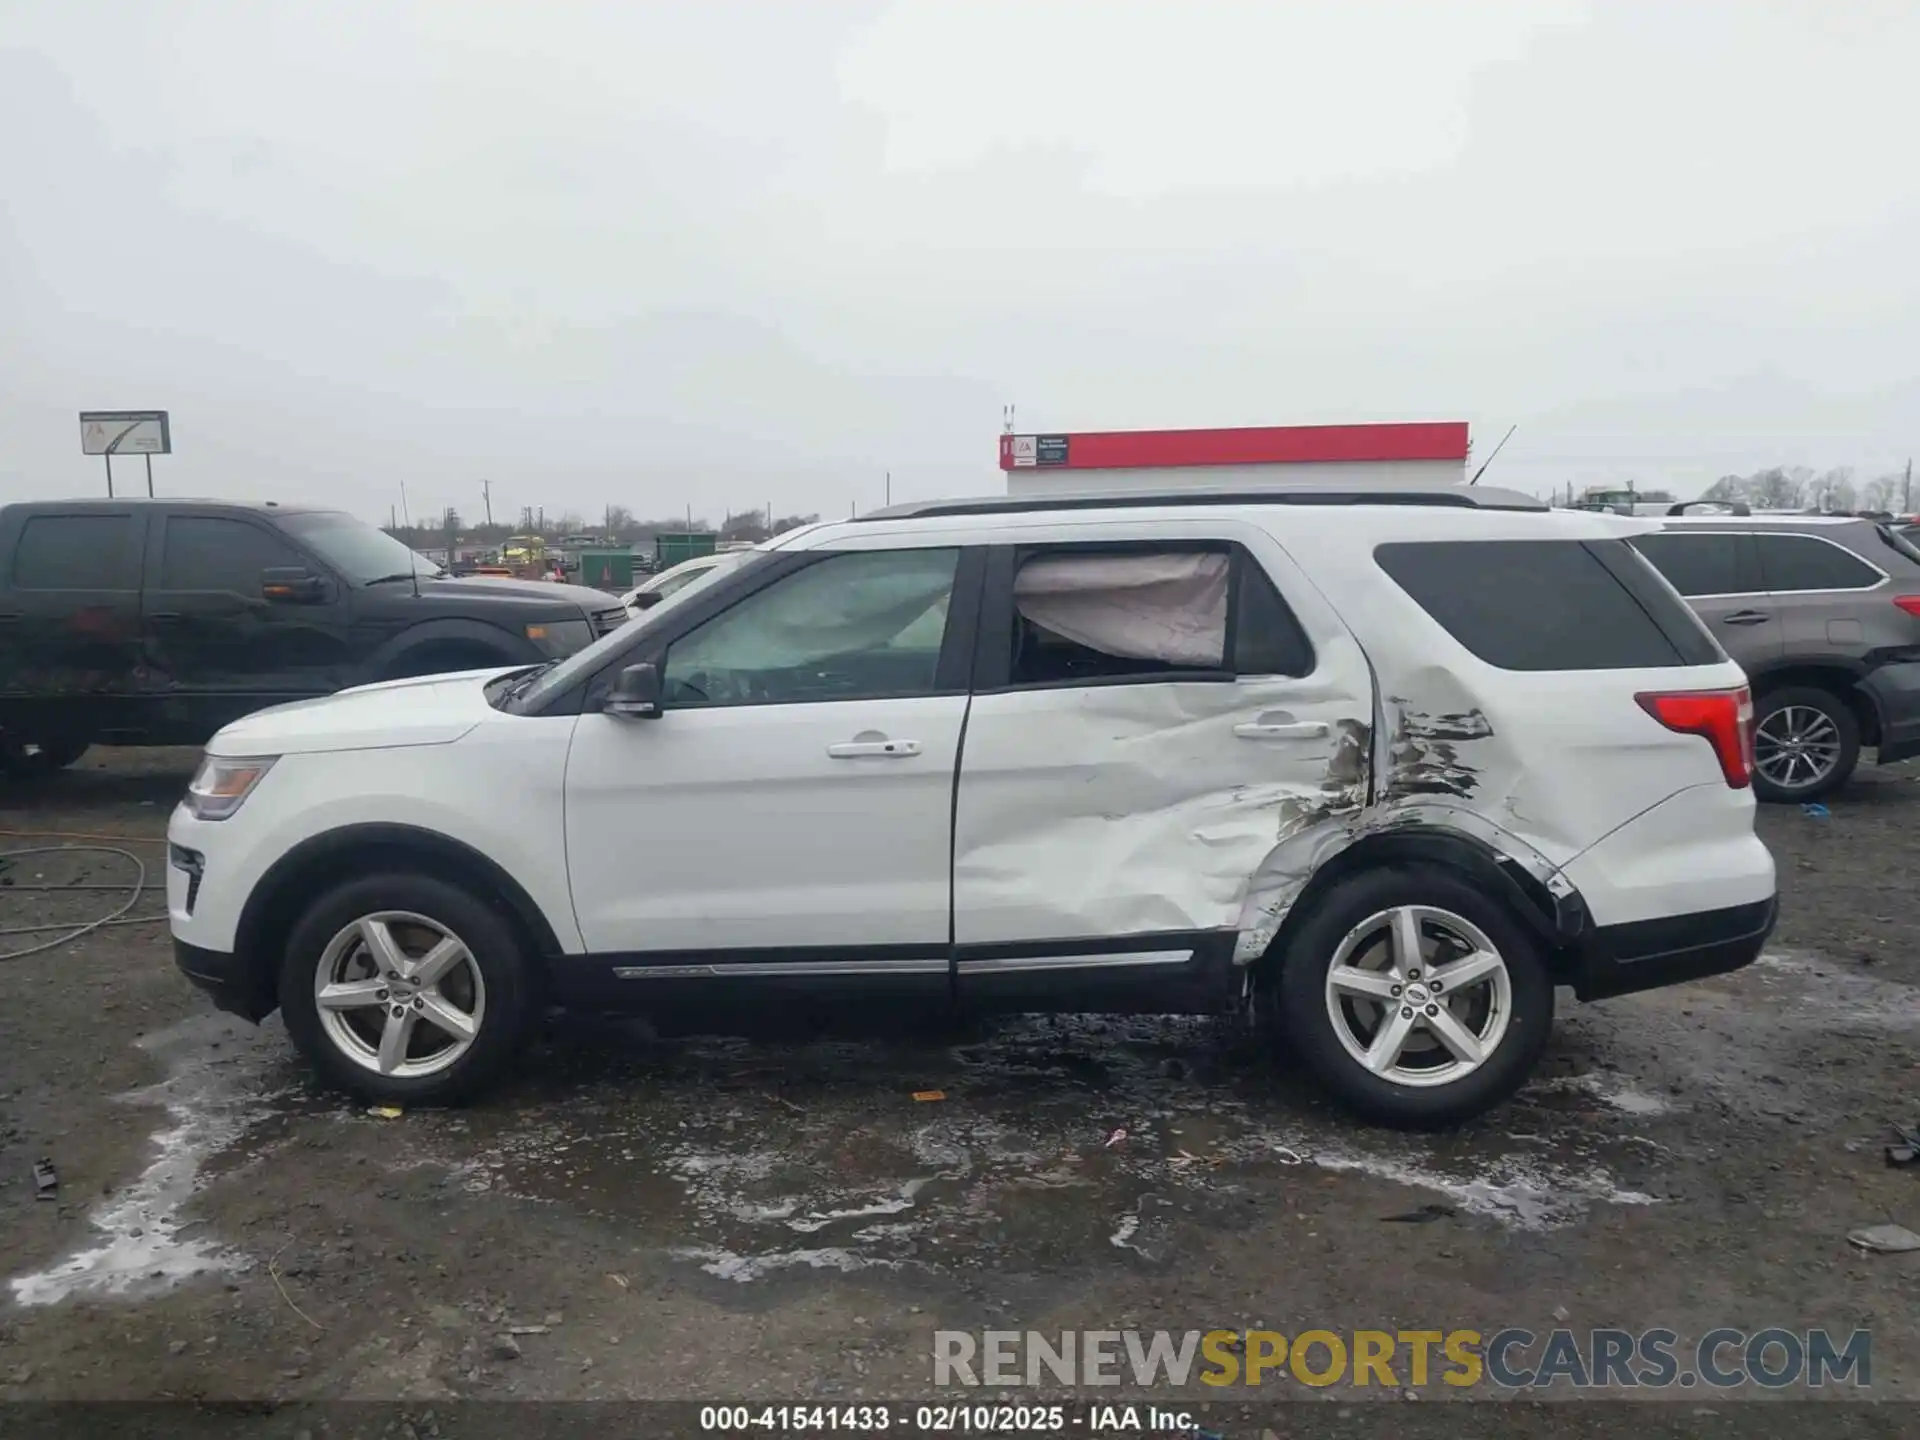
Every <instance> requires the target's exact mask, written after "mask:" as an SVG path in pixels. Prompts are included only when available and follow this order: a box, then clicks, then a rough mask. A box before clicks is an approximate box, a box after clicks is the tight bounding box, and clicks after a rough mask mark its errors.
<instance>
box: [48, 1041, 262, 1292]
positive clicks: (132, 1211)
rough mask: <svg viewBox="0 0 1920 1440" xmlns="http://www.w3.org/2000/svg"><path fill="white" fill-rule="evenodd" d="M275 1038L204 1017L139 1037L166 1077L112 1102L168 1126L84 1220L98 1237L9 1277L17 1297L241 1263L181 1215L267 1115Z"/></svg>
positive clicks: (166, 1280) (134, 1288) (105, 1287)
mask: <svg viewBox="0 0 1920 1440" xmlns="http://www.w3.org/2000/svg"><path fill="white" fill-rule="evenodd" d="M273 1043H274V1042H273V1041H272V1040H264V1041H263V1039H262V1037H261V1036H260V1033H259V1032H258V1031H257V1030H255V1029H254V1027H252V1026H250V1025H245V1024H243V1023H241V1022H239V1021H237V1020H232V1019H229V1018H227V1017H224V1016H206V1015H196V1016H194V1017H192V1018H191V1019H188V1020H186V1021H183V1022H182V1023H180V1024H179V1025H175V1026H172V1027H170V1028H168V1029H166V1030H162V1031H158V1032H156V1033H155V1034H153V1035H150V1036H147V1037H146V1038H145V1039H143V1040H141V1041H140V1042H139V1045H140V1048H141V1049H143V1050H146V1051H147V1052H148V1053H150V1054H151V1055H152V1056H153V1057H154V1059H155V1060H156V1061H158V1062H159V1063H160V1064H161V1065H162V1066H164V1067H165V1068H166V1070H167V1072H168V1073H167V1078H166V1079H164V1080H162V1081H160V1082H159V1083H158V1084H157V1085H150V1086H148V1087H146V1088H145V1089H141V1090H135V1091H133V1092H131V1093H130V1094H127V1095H123V1096H120V1097H119V1099H120V1100H121V1101H122V1102H123V1103H126V1104H130V1105H162V1106H164V1107H165V1108H166V1113H167V1122H168V1123H167V1125H166V1126H165V1127H164V1128H163V1129H160V1130H157V1131H155V1132H154V1134H153V1136H152V1137H151V1140H150V1141H149V1144H150V1145H151V1147H152V1153H151V1156H150V1158H149V1159H148V1161H147V1164H146V1167H145V1168H144V1169H143V1170H142V1171H141V1172H140V1174H139V1175H138V1176H136V1177H135V1178H134V1180H133V1181H132V1183H130V1184H128V1185H126V1186H123V1187H122V1188H121V1189H119V1190H117V1191H116V1192H114V1193H113V1194H111V1195H109V1196H108V1197H107V1198H106V1199H105V1200H104V1201H103V1202H102V1203H101V1204H100V1206H99V1207H98V1208H97V1209H95V1211H94V1212H93V1214H92V1215H90V1216H89V1217H88V1222H89V1223H90V1224H91V1225H92V1226H93V1228H94V1229H95V1230H98V1231H99V1232H100V1233H101V1235H102V1236H103V1237H104V1238H103V1239H102V1241H101V1243H99V1244H97V1245H94V1246H91V1247H89V1248H88V1249H85V1250H82V1251H80V1252H78V1253H77V1254H74V1255H72V1256H70V1257H68V1258H67V1259H65V1260H62V1261H61V1262H60V1263H59V1264H57V1265H54V1266H52V1267H50V1268H48V1269H46V1270H42V1271H39V1272H37V1273H35V1274H32V1275H23V1276H20V1277H19V1278H17V1279H15V1280H13V1281H12V1282H11V1288H12V1291H13V1298H14V1300H15V1301H16V1302H17V1303H19V1304H21V1305H53V1304H57V1303H59V1302H60V1301H62V1300H68V1299H73V1298H75V1297H82V1296H84V1297H100V1296H140V1295H146V1294H151V1293H155V1292H157V1291H160V1290H164V1289H167V1288H168V1287H170V1286H172V1285H174V1284H177V1283H178V1282H180V1281H181V1280H185V1279H188V1278H190V1277H192V1276H196V1275H206V1274H213V1273H220V1272H231V1271H238V1270H244V1269H246V1268H247V1267H248V1265H249V1264H250V1261H249V1260H248V1259H247V1257H246V1256H244V1255H242V1254H240V1253H239V1252H237V1251H235V1250H233V1249H231V1248H229V1247H228V1246H226V1245H225V1244H223V1243H221V1242H220V1241H219V1240H217V1239H215V1238H213V1237H211V1236H202V1235H194V1234H190V1233H188V1232H189V1231H190V1230H191V1229H192V1228H193V1227H194V1225H195V1223H196V1222H193V1221H190V1220H184V1219H182V1218H181V1214H180V1212H181V1209H182V1207H183V1206H185V1204H186V1203H187V1201H188V1200H189V1199H190V1198H191V1197H192V1196H193V1194H194V1192H195V1191H196V1190H198V1189H199V1188H200V1184H201V1180H202V1171H203V1169H204V1167H205V1166H206V1164H207V1162H208V1161H209V1160H210V1159H211V1158H212V1157H213V1156H214V1155H216V1154H218V1153H219V1152H221V1151H222V1150H225V1149H226V1148H228V1147H229V1146H231V1145H233V1144H234V1143H235V1142H236V1141H238V1140H239V1139H240V1137H241V1136H242V1135H244V1134H245V1133H246V1131H247V1129H248V1128H249V1127H250V1126H251V1125H253V1124H254V1123H255V1122H256V1121H258V1120H260V1119H261V1118H263V1117H264V1116H265V1115H266V1114H267V1113H268V1112H267V1106H266V1103H265V1097H264V1096H263V1095H262V1094H261V1085H260V1076H261V1073H262V1071H263V1070H264V1069H265V1064H264V1060H265V1057H266V1055H267V1054H268V1053H269V1050H270V1048H271V1047H272V1045H273ZM216 1047H217V1048H216Z"/></svg>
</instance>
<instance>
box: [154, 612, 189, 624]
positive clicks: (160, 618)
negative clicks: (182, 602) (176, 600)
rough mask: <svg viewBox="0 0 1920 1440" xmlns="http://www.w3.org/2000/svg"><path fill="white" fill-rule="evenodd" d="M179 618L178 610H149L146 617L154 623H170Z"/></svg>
mask: <svg viewBox="0 0 1920 1440" xmlns="http://www.w3.org/2000/svg"><path fill="white" fill-rule="evenodd" d="M180 618H181V617H180V612H179V611H178V610H149V611H148V612H147V619H149V620H151V621H153V623H154V624H156V625H171V624H173V622H174V621H176V620H178V619H180Z"/></svg>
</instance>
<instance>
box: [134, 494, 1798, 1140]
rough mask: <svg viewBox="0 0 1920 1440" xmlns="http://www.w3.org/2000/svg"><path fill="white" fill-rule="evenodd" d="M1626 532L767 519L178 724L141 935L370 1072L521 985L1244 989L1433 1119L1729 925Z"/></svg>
mask: <svg viewBox="0 0 1920 1440" xmlns="http://www.w3.org/2000/svg"><path fill="white" fill-rule="evenodd" d="M1645 528H1646V526H1645V524H1644V522H1638V521H1634V520H1631V519H1625V518H1620V517H1615V516H1611V515H1600V514H1590V513H1584V512H1576V511H1548V510H1545V509H1544V508H1542V507H1541V506H1539V505H1538V504H1537V503H1536V502H1534V501H1531V500H1529V499H1527V498H1526V497H1523V496H1518V495H1512V494H1509V493H1506V492H1501V491H1495V490H1484V489H1477V488H1476V489H1468V488H1464V487H1460V488H1452V489H1445V490H1434V491H1431V492H1409V491H1404V490H1399V491H1392V492H1388V491H1381V490H1371V491H1369V490H1365V489H1356V490H1349V491H1342V492H1339V493H1334V492H1317V491H1308V490H1302V489H1298V488H1293V489H1288V490H1272V489H1268V490H1241V491H1204V492H1193V491H1184V492H1180V493H1173V494H1145V493H1142V494H1132V495H1123V496H1115V495H1106V496H1091V495H1090V496H1073V497H1053V498H1049V499H1046V500H1033V499H1019V498H1008V499H989V500H964V501H956V502H951V503H944V504H931V505H919V506H905V507H895V508H894V509H891V510H887V511H883V512H880V513H878V514H875V515H872V516H869V517H867V518H865V519H861V520H857V521H848V522H846V523H836V524H829V525H820V526H814V527H810V528H807V529H804V530H800V531H795V532H793V533H791V534H788V535H786V536H783V537H781V539H779V540H778V541H775V542H773V543H772V544H771V545H769V546H768V547H766V548H764V549H763V550H762V551H760V552H759V553H757V554H755V555H754V556H752V558H751V559H749V560H748V561H746V562H745V563H743V564H741V565H740V566H738V567H737V568H736V569H734V570H732V571H731V572H730V573H729V574H727V575H725V576H724V577H722V578H720V579H718V580H716V581H714V582H713V583H712V584H711V585H708V586H704V587H701V588H699V589H697V590H694V591H690V592H687V593H685V594H683V595H680V596H676V597H674V599H673V600H671V601H669V602H667V603H665V604H662V605H660V606H658V607H656V608H654V609H653V610H650V611H649V612H647V614H646V616H645V617H644V618H643V619H640V620H638V621H635V622H634V623H632V624H629V625H627V626H626V627H624V628H623V629H621V630H619V631H617V632H615V633H613V634H611V635H609V636H607V637H606V638H604V639H602V640H601V641H600V642H599V643H597V644H595V645H593V646H591V647H590V648H588V649H586V650H582V651H580V652H579V653H578V654H576V655H574V656H572V657H570V658H568V659H565V660H562V661H559V662H556V663H554V664H552V665H549V666H544V667H539V668H535V669H523V670H514V671H506V672H482V673H472V674H461V675H437V676H431V677H426V678H422V679H412V680H401V681H396V682H392V683H389V684H384V685H370V686H364V687H362V688H360V689H356V690H349V691H346V692H344V693H342V694H339V695H336V696H333V697H332V698H330V699H324V700H316V701H309V702H305V703H301V704H296V705H286V706H282V707H279V708H277V709H273V710H268V711H263V712H261V713H259V714H256V715H253V716H250V717H248V718H246V719H244V720H241V721H240V722H238V723H236V724H234V725H231V726H229V727H228V728H226V729H225V730H223V731H221V732H220V734H219V735H217V736H216V737H215V738H214V740H213V741H212V743H211V744H210V745H209V746H208V750H207V757H206V761H205V764H204V766H203V767H202V769H201V771H200V773H199V775H198V776H197V777H196V778H195V780H194V783H193V786H192V789H191V791H190V793H189V794H188V796H187V798H186V800H185V801H184V802H183V803H182V804H181V805H180V807H179V808H178V809H177V810H176V811H175V812H174V815H173V820H172V825H171V828H170V830H169V832H168V834H169V839H170V841H171V848H170V862H171V863H170V869H169V884H168V901H169V908H170V910H171V914H172V927H173V935H174V943H175V947H176V951H177V958H178V962H179V965H180V968H181V969H182V970H184V971H185V972H186V974H187V975H188V976H189V977H191V978H192V979H193V980H194V981H196V982H197V983H198V984H200V985H201V986H203V987H204V988H205V989H207V990H208V991H210V992H211V993H212V995H213V996H214V997H215V1000H216V1001H217V1003H219V1004H220V1005H221V1006H222V1007H224V1008H226V1009H229V1010H232V1011H236V1012H238V1013H239V1014H242V1015H245V1016H248V1017H251V1018H255V1019H258V1018H260V1017H262V1016H264V1015H266V1014H267V1013H268V1012H269V1011H271V1010H273V1009H274V1008H275V1007H276V1006H278V1007H279V1008H280V1009H281V1010H283V1011H284V1012H285V1017H286V1024H287V1028H288V1030H289V1032H290V1033H291V1035H292V1036H293V1038H294V1040H295V1042H296V1043H297V1044H298V1045H299V1046H300V1048H301V1049H302V1050H303V1051H304V1052H305V1053H306V1055H307V1056H308V1057H309V1058H310V1059H311V1061H312V1062H313V1063H314V1065H315V1066H316V1067H317V1068H318V1069H319V1070H320V1071H321V1072H322V1073H323V1074H324V1075H325V1076H326V1078H327V1079H329V1080H330V1081H332V1082H335V1083H337V1084H339V1085H342V1086H345V1087H347V1088H349V1089H351V1090H353V1091H356V1092H358V1093H360V1094H362V1095H364V1096H368V1097H373V1098H378V1099H381V1100H390V1101H397V1102H421V1101H433V1100H452V1099H455V1098H458V1097H462V1096H465V1095H468V1094H470V1093H471V1092H473V1091H474V1090H475V1089H476V1088H477V1087H478V1086H480V1085H481V1084H482V1083H483V1082H485V1081H487V1080H489V1079H490V1078H493V1077H497V1076H499V1075H500V1074H501V1073H502V1072H503V1071H504V1070H506V1069H507V1068H508V1067H509V1066H510V1065H511V1063H512V1060H513V1057H514V1055H515V1053H516V1052H517V1051H518V1050H519V1049H520V1047H521V1045H522V1044H523V1042H524V1041H526V1040H527V1038H528V1036H529V1034H530V1032H531V1031H532V1030H533V1028H534V1026H535V1024H536V1022H537V1020H538V1018H539V1017H540V1015H541V1014H542V1013H543V1011H544V1010H545V1009H546V1008H547V1007H548V1006H550V1005H554V1004H558V1005H561V1006H567V1007H575V1008H591V1009H619V1010H630V1011H638V1012H641V1013H644V1014H647V1015H649V1016H652V1017H654V1018H655V1019H656V1020H658V1021H662V1022H668V1023H672V1024H678V1025H684V1026H693V1025H712V1024H714V1023H716V1022H718V1023H720V1024H723V1025H724V1024H726V1023H727V1022H728V1021H729V1020H735V1021H737V1019H738V1018H739V1017H740V1016H741V1015H742V1014H743V1013H744V1011H745V1010H746V1009H747V1008H749V1007H766V1006H773V1007H779V1008H781V1009H783V1010H789V1011H791V1010H796V1009H801V1010H804V1009H808V1008H817V1009H819V1010H821V1011H825V1012H828V1013H831V1012H833V1011H836V1010H845V1009H847V1008H849V1007H855V1006H858V1007H869V1006H875V1005H880V1004H892V1003H902V1004H908V1005H931V1006H939V1007H949V1006H952V1007H963V1008H968V1009H977V1010H1014V1011H1036V1010H1038V1011H1047V1010H1051V1011H1084V1010H1099V1011H1133V1012H1187V1013H1209V1012H1229V1011H1235V1010H1238V1009H1241V1008H1243V1007H1250V1008H1251V1010H1252V1013H1254V1014H1255V1015H1256V1016H1257V1017H1258V1018H1259V1020H1260V1023H1262V1024H1263V1025H1265V1026H1267V1027H1270V1030H1271V1033H1272V1035H1273V1037H1274V1039H1275V1042H1276V1043H1277V1044H1283V1045H1285V1046H1287V1047H1290V1048H1291V1049H1293V1050H1295V1051H1297V1052H1298V1053H1299V1054H1300V1055H1302V1056H1303V1057H1304V1058H1305V1060H1306V1061H1307V1062H1308V1064H1309V1066H1310V1067H1311V1069H1312V1070H1313V1071H1314V1073H1316V1074H1317V1075H1318V1076H1319V1078H1320V1079H1321V1080H1322V1081H1323V1082H1324V1083H1325V1085H1326V1086H1327V1088H1328V1089H1329V1090H1331V1091H1332V1092H1333V1093H1334V1094H1335V1095H1336V1096H1338V1097H1339V1098H1340V1099H1341V1100H1342V1101H1344V1102H1345V1103H1347V1104H1348V1105H1349V1106H1351V1107H1352V1108H1354V1109H1355V1110H1358V1111H1360V1112H1362V1113H1364V1114H1365V1115H1367V1116H1370V1117H1372V1118H1374V1119H1377V1120H1381V1121H1384V1122H1388V1123H1393V1124H1402V1125H1432V1124H1445V1123H1450V1122H1454V1121H1458V1120H1461V1119H1463V1118H1465V1117H1468V1116H1471V1115H1474V1114H1476V1113H1478V1112H1480V1111H1483V1110H1485V1109H1486V1108H1487V1107H1489V1106H1490V1105H1493V1104H1495V1103H1496V1102H1498V1101H1499V1100H1500V1099H1502V1098H1503V1097H1505V1096H1506V1095H1508V1094H1510V1093H1511V1092H1512V1091H1513V1090H1514V1089H1515V1088H1516V1087H1517V1086H1519V1085H1520V1084H1521V1083H1522V1081H1524V1080H1525V1078H1526V1076H1527V1075H1528V1073H1529V1071H1530V1070H1531V1069H1532V1068H1533V1066H1534V1064H1535V1061H1536V1059H1537V1058H1538V1056H1539V1055H1540V1053H1541V1049H1542V1047H1543V1046H1544V1045H1545V1043H1546V1040H1547V1036H1548V1030H1549V1028H1550V1026H1551V1023H1552V1019H1553V1011H1554V995H1555V987H1556V986H1566V987H1569V988H1571V989H1572V991H1573V992H1574V993H1575V994H1576V995H1578V996H1579V997H1581V998H1582V999H1588V1000H1592V999H1600V998H1603V997H1606V996H1610V995H1618V994H1621V993H1623V992H1627V991H1633V990H1641V989H1645V988H1647V987H1650V986H1656V985H1665V984H1670V983H1672V982H1675V981H1681V980H1688V979H1692V978H1695V977H1699V976H1705V975H1712V974H1716V973H1719V972H1722V971H1727V970H1732V969H1735V968H1737V967H1739V966H1741V965H1744V964H1746V963H1748V962H1749V961H1751V960H1753V959H1754V958H1755V956H1756V955H1758V954H1759V952H1760V948H1761V946H1762V944H1763V942H1764V941H1765V939H1766V937H1767V935H1768V933H1769V932H1770V930H1771V928H1772V926H1773V922H1774V913H1775V885H1774V868H1773V861H1772V858H1771V857H1770V856H1769V855H1768V853H1767V850H1766V848H1765V847H1764V846H1763V845H1762V844H1761V843H1760V841H1759V840H1758V839H1757V838H1756V837H1755V835H1754V833H1753V812H1754V803H1753V794H1752V790H1751V788H1750V785H1749V767H1750V763H1751V762H1750V735H1749V723H1750V706H1749V700H1748V694H1747V690H1746V682H1745V679H1744V677H1743V675H1742V673H1741V671H1740V669H1739V668H1738V667H1737V666H1736V665H1734V664H1733V663H1732V662H1730V661H1729V660H1728V659H1727V657H1726V656H1725V655H1724V654H1723V653H1722V652H1721V651H1720V649H1719V648H1718V646H1717V645H1716V644H1715V642H1714V640H1713V639H1712V637H1711V636H1710V635H1709V634H1708V633H1707V632H1706V631H1705V630H1704V629H1703V628H1702V627H1701V625H1700V622H1699V621H1698V620H1697V619H1696V618H1695V617H1694V615H1693V612H1692V611H1691V610H1690V609H1688V607H1687V606H1686V604H1685V603H1684V602H1683V601H1681V600H1680V599H1679V598H1678V596H1677V595H1676V594H1675V593H1674V591H1673V590H1672V589H1671V588H1670V587H1669V586H1668V585H1667V583H1666V581H1664V580H1663V579H1661V578H1660V576H1659V575H1658V574H1657V573H1656V572H1655V571H1654V570H1653V569H1652V568H1651V567H1650V566H1649V565H1648V564H1647V563H1646V562H1645V561H1643V560H1642V559H1641V558H1640V556H1639V555H1638V554H1637V553H1636V552H1635V550H1634V549H1633V548H1632V547H1631V546H1629V545H1628V544H1627V543H1626V541H1625V538H1624V537H1626V536H1628V535H1630V534H1637V533H1638V532H1639V530H1641V529H1645Z"/></svg>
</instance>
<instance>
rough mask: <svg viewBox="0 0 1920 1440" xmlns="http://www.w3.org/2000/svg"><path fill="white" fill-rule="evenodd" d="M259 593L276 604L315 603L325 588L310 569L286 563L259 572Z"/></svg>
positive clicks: (319, 600)
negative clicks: (285, 564)
mask: <svg viewBox="0 0 1920 1440" xmlns="http://www.w3.org/2000/svg"><path fill="white" fill-rule="evenodd" d="M260 594H261V597H262V598H263V599H266V600H270V601H272V602H273V603H274V604H276V605H317V604H319V603H320V602H321V601H322V600H325V599H326V598H327V589H326V586H325V585H324V584H323V583H322V582H321V580H320V577H319V576H318V575H315V574H314V573H313V572H312V571H310V570H305V569H302V568H301V567H300V566H298V565H288V566H279V567H275V568H273V569H270V570H262V571H261V572H260Z"/></svg>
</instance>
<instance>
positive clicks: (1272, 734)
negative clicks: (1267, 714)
mask: <svg viewBox="0 0 1920 1440" xmlns="http://www.w3.org/2000/svg"><path fill="white" fill-rule="evenodd" d="M1233 733H1234V734H1235V735H1237V736H1239V737H1240V738H1241V739H1242V740H1317V739H1319V738H1320V737H1321V736H1322V735H1325V734H1326V733H1327V723H1326V721H1324V720H1296V721H1294V722H1293V723H1292V724H1288V725H1256V724H1249V725H1236V726H1234V727H1233Z"/></svg>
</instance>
